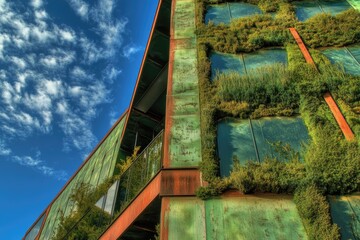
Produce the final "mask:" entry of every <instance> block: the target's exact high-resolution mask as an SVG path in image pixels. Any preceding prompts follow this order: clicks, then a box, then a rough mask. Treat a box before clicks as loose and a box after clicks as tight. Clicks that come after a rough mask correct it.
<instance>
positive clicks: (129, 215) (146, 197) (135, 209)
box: [99, 174, 161, 240]
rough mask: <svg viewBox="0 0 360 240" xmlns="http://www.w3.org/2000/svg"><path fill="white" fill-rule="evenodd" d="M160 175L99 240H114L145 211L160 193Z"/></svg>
mask: <svg viewBox="0 0 360 240" xmlns="http://www.w3.org/2000/svg"><path fill="white" fill-rule="evenodd" d="M160 182H161V174H158V175H157V176H156V177H155V178H154V179H153V180H152V181H151V182H150V183H149V184H148V186H147V187H146V188H145V189H144V190H143V191H142V192H141V193H140V194H139V195H138V196H137V197H136V198H135V199H134V201H133V202H132V203H131V204H130V205H129V206H128V207H127V208H126V209H125V210H124V211H123V213H122V214H121V215H120V216H119V217H118V218H117V219H116V220H115V221H114V222H113V223H112V224H111V226H110V227H109V228H108V229H107V230H106V231H105V233H104V234H103V235H102V236H101V237H100V238H99V239H103V240H116V239H118V238H119V237H120V236H121V234H123V233H124V232H125V231H126V229H127V228H128V227H129V226H130V225H131V224H132V223H133V222H134V221H135V219H136V218H137V217H138V216H139V215H140V214H141V213H142V212H143V211H144V210H145V208H146V207H147V206H149V204H150V203H151V202H152V201H153V200H154V199H155V198H156V197H157V196H158V195H159V193H160Z"/></svg>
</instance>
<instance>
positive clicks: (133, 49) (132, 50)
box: [123, 45, 141, 58]
mask: <svg viewBox="0 0 360 240" xmlns="http://www.w3.org/2000/svg"><path fill="white" fill-rule="evenodd" d="M140 51H141V48H140V47H138V46H134V45H128V46H125V47H124V48H123V56H124V57H126V58H130V57H131V56H132V55H134V54H136V53H138V52H140Z"/></svg>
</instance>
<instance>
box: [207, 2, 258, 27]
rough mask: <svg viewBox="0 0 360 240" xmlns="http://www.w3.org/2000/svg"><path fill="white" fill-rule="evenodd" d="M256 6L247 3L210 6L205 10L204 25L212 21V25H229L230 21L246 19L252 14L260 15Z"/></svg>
mask: <svg viewBox="0 0 360 240" xmlns="http://www.w3.org/2000/svg"><path fill="white" fill-rule="evenodd" d="M261 13H262V11H261V10H260V9H259V8H258V6H256V5H253V4H249V3H242V2H240V3H226V4H219V5H211V6H209V7H208V8H207V11H206V15H205V23H206V24H207V23H209V21H212V22H213V23H214V24H220V23H225V24H229V23H230V22H231V19H236V18H242V17H248V16H251V15H254V14H261Z"/></svg>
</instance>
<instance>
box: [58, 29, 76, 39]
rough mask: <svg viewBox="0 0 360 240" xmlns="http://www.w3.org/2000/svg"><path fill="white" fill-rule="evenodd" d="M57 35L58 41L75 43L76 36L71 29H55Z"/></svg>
mask: <svg viewBox="0 0 360 240" xmlns="http://www.w3.org/2000/svg"><path fill="white" fill-rule="evenodd" d="M56 30H57V34H58V35H59V36H60V39H61V40H63V41H65V42H75V40H76V34H75V32H74V31H73V30H72V29H68V28H65V29H60V28H57V29H56Z"/></svg>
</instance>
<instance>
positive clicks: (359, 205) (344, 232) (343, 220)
mask: <svg viewBox="0 0 360 240" xmlns="http://www.w3.org/2000/svg"><path fill="white" fill-rule="evenodd" d="M329 201H330V207H331V217H332V219H333V222H334V223H336V224H337V225H338V226H339V227H340V234H341V239H344V240H345V239H346V240H347V239H360V194H355V195H350V196H330V197H329Z"/></svg>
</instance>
